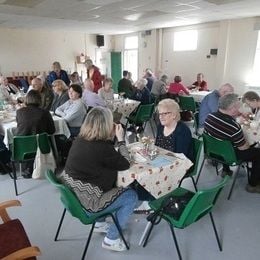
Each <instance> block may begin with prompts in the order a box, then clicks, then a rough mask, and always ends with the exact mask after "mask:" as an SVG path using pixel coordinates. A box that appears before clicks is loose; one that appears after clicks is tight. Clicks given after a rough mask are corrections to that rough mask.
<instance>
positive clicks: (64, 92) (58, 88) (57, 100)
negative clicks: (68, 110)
mask: <svg viewBox="0 0 260 260" xmlns="http://www.w3.org/2000/svg"><path fill="white" fill-rule="evenodd" d="M52 89H53V92H54V98H53V101H52V105H51V111H55V110H56V108H58V107H59V106H61V105H63V104H64V103H65V102H66V101H68V100H69V95H68V87H67V86H66V84H65V82H64V81H63V80H61V79H57V80H54V81H53V82H52Z"/></svg>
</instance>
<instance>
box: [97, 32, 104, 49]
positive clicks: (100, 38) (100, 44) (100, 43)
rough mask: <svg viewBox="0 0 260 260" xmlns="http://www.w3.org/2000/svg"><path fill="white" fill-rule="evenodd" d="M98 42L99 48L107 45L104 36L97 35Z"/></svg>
mask: <svg viewBox="0 0 260 260" xmlns="http://www.w3.org/2000/svg"><path fill="white" fill-rule="evenodd" d="M96 41H97V46H98V47H102V46H104V45H105V39H104V35H97V38H96Z"/></svg>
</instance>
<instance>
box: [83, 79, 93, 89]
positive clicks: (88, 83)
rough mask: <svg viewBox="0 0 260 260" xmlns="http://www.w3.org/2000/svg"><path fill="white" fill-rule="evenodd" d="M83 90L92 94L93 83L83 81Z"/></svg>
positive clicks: (89, 80) (86, 80) (91, 81)
mask: <svg viewBox="0 0 260 260" xmlns="http://www.w3.org/2000/svg"><path fill="white" fill-rule="evenodd" d="M84 88H85V89H87V90H90V91H92V92H93V90H94V82H93V80H91V79H85V81H84Z"/></svg>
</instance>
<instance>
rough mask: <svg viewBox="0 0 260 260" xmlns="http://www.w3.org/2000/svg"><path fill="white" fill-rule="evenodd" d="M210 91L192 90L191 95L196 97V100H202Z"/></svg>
mask: <svg viewBox="0 0 260 260" xmlns="http://www.w3.org/2000/svg"><path fill="white" fill-rule="evenodd" d="M209 93H211V92H210V91H190V95H191V96H192V97H193V98H194V100H195V102H199V103H200V102H201V101H202V99H203V98H204V97H205V96H207V95H208V94H209Z"/></svg>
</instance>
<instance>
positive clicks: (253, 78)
mask: <svg viewBox="0 0 260 260" xmlns="http://www.w3.org/2000/svg"><path fill="white" fill-rule="evenodd" d="M259 71H260V31H258V39H257V45H256V51H255V61H254V66H253V69H252V72H251V73H250V74H249V75H248V77H247V79H246V84H247V85H248V86H259V87H260V73H259Z"/></svg>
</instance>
